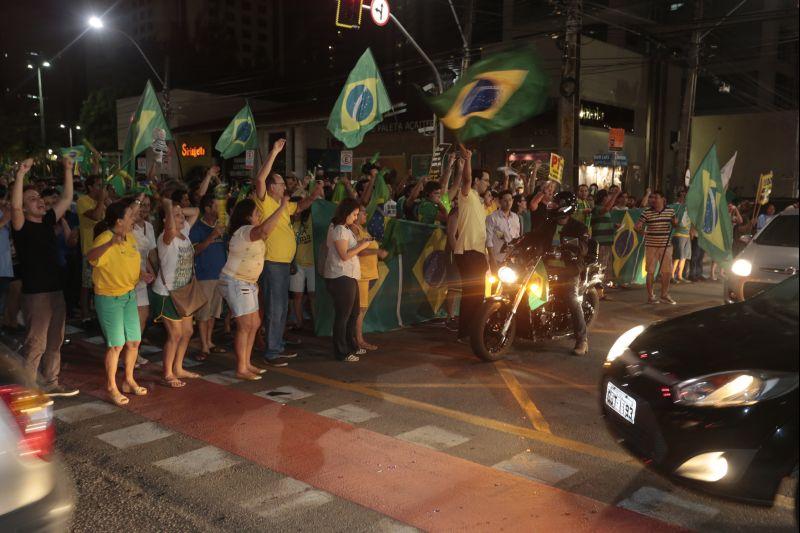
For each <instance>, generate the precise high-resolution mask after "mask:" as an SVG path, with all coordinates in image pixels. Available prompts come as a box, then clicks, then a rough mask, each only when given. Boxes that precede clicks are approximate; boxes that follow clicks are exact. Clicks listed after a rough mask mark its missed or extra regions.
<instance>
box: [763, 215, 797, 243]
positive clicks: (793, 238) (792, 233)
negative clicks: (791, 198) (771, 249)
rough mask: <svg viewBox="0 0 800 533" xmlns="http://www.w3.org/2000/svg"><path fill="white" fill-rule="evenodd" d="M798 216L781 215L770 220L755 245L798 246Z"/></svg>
mask: <svg viewBox="0 0 800 533" xmlns="http://www.w3.org/2000/svg"><path fill="white" fill-rule="evenodd" d="M798 221H800V216H797V215H783V216H778V217H775V218H774V219H772V221H771V222H770V223H769V224H768V225H767V227H766V228H764V231H762V232H761V233H760V234H759V235H758V237H756V243H758V244H761V245H764V246H793V247H795V248H796V247H797V246H800V222H798Z"/></svg>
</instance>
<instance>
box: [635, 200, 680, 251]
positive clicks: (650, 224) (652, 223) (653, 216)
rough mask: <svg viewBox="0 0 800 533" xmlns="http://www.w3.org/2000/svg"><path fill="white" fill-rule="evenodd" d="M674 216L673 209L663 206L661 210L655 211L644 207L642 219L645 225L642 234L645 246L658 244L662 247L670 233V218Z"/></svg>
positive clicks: (666, 242)
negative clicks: (645, 227) (645, 229)
mask: <svg viewBox="0 0 800 533" xmlns="http://www.w3.org/2000/svg"><path fill="white" fill-rule="evenodd" d="M673 218H675V210H674V209H672V208H671V207H665V208H664V209H663V210H661V211H656V210H655V209H653V208H652V207H648V208H647V209H645V211H644V213H642V221H643V222H644V224H645V226H647V232H646V233H645V234H644V245H645V246H658V247H660V248H664V247H666V246H667V244H668V243H669V236H670V234H671V233H672V219H673Z"/></svg>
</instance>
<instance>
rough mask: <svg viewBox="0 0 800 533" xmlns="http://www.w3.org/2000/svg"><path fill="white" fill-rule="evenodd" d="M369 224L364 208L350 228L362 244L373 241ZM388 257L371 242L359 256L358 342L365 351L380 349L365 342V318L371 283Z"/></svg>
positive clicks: (362, 207)
mask: <svg viewBox="0 0 800 533" xmlns="http://www.w3.org/2000/svg"><path fill="white" fill-rule="evenodd" d="M366 223H367V210H366V208H364V206H361V209H359V210H358V218H357V219H356V223H355V224H353V225H352V226H350V230H351V231H352V232H353V234H354V235H355V236H356V240H357V241H359V242H361V241H364V240H367V239H372V236H371V235H370V234H369V232H368V231H367V230H366V229H365V228H364V225H365V224H366ZM387 255H388V252H387V251H386V250H381V249H380V248H379V247H378V243H377V242H376V241H374V240H372V241H370V244H369V246H368V247H367V249H366V250H363V251H362V252H361V253H359V254H358V262H359V263H360V265H361V278H360V279H359V280H358V307H359V310H358V322H356V342H358V347H359V348H362V349H364V350H377V349H378V347H377V346H375V345H374V344H370V343H368V342H367V341H366V340H364V317H365V316H366V315H367V309H368V308H369V286H370V282H372V281H373V280H376V279H378V259H384V258H386V256H387Z"/></svg>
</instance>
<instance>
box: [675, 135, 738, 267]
mask: <svg viewBox="0 0 800 533" xmlns="http://www.w3.org/2000/svg"><path fill="white" fill-rule="evenodd" d="M686 212H687V213H688V214H689V219H690V220H691V221H692V225H694V227H695V229H696V231H697V241H698V244H699V245H700V247H701V248H703V250H705V251H706V252H708V254H709V255H710V256H711V258H712V259H713V260H714V261H716V262H717V263H719V264H721V265H724V264H726V263H727V262H728V261H729V260H730V259H731V257H732V254H731V245H732V244H733V224H732V223H731V217H730V214H729V213H728V203H727V200H726V198H725V187H724V185H723V183H722V176H721V173H720V169H719V161H718V160H717V146H716V145H712V146H711V149H710V150H709V151H708V153H707V154H706V156H705V157H704V158H703V162H702V163H700V166H699V167H698V169H697V171H696V172H695V173H694V176H693V177H692V181H691V183H690V185H689V191H688V192H687V193H686Z"/></svg>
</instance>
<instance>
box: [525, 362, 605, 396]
mask: <svg viewBox="0 0 800 533" xmlns="http://www.w3.org/2000/svg"><path fill="white" fill-rule="evenodd" d="M510 364H511V365H512V366H516V367H518V368H520V369H522V370H525V371H527V372H530V373H532V374H538V375H540V376H543V377H546V378H550V379H552V380H554V381H558V382H559V383H563V384H564V385H568V386H570V387H573V388H575V389H581V390H583V391H588V392H595V391H596V390H597V387H596V386H595V385H584V384H583V383H576V382H574V381H570V380H568V379H565V378H562V377H561V376H557V375H556V374H551V373H550V372H546V371H544V370H540V369H538V368H531V367H529V366H525V365H524V364H523V363H517V362H510Z"/></svg>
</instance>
